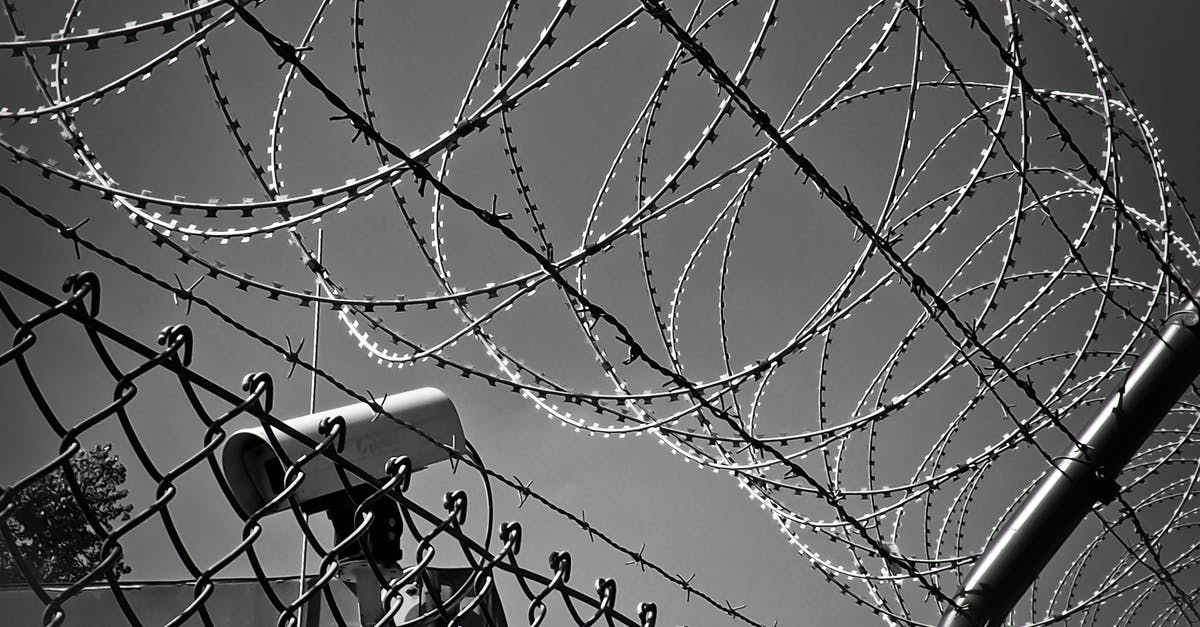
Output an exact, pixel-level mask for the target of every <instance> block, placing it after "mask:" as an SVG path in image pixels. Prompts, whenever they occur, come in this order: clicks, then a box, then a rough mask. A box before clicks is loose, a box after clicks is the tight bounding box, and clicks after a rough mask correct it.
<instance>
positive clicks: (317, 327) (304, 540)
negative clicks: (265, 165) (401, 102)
mask: <svg viewBox="0 0 1200 627" xmlns="http://www.w3.org/2000/svg"><path fill="white" fill-rule="evenodd" d="M324 253H325V229H317V264H318V265H320V264H321V263H322V262H323V259H322V257H323V256H324ZM313 283H314V285H313V294H315V295H318V296H320V294H321V276H320V275H316V276H315V277H314V278H313ZM312 328H313V332H312V365H313V367H312V370H311V371H310V372H309V375H310V378H309V382H308V413H309V415H312V414H315V413H317V356H318V354H319V353H318V349H319V348H320V346H321V303H319V302H317V301H313V325H312ZM304 523H305V524H308V514H304ZM306 577H308V536H306V535H304V534H300V595H303V594H304V584H305V583H306ZM296 625H297V626H298V627H304V604H303V603H301V604H300V607H299V608H298V609H297V610H296Z"/></svg>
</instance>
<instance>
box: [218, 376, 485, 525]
mask: <svg viewBox="0 0 1200 627" xmlns="http://www.w3.org/2000/svg"><path fill="white" fill-rule="evenodd" d="M375 402H376V403H378V404H380V405H382V406H383V410H384V412H386V413H387V414H389V415H391V416H394V417H395V418H397V419H399V420H401V421H403V422H405V423H407V424H410V425H412V426H414V427H416V428H418V429H420V430H421V431H423V432H425V433H427V434H429V435H430V436H431V437H432V438H434V439H435V440H437V441H438V442H441V443H442V444H445V445H446V446H448V447H451V448H453V449H454V450H458V451H462V450H463V445H464V436H463V430H462V422H461V420H459V417H458V411H457V410H456V409H455V408H454V403H453V402H451V401H450V397H448V396H446V394H445V393H443V392H442V391H441V390H438V389H436V388H431V387H427V388H421V389H417V390H412V391H410V392H404V393H402V394H394V395H389V396H386V397H384V398H379V399H376V400H375ZM336 417H341V419H342V420H343V421H345V432H344V437H340V438H338V439H337V440H336V441H335V450H336V451H337V453H338V454H339V455H341V456H342V457H343V458H345V459H346V460H348V461H349V462H351V463H353V464H354V465H356V466H358V467H360V468H362V469H364V470H366V471H368V472H370V473H372V474H373V475H374V476H375V477H376V478H380V479H382V478H384V466H385V464H386V463H387V460H388V459H390V458H392V457H395V456H398V455H406V456H408V458H409V459H410V460H411V461H412V469H413V471H414V472H415V471H417V470H420V469H422V468H425V467H427V466H429V465H431V464H435V463H437V462H440V461H444V460H447V459H449V458H450V452H449V451H447V450H446V449H444V448H442V447H439V446H437V445H435V444H433V443H432V442H429V441H428V440H426V439H425V438H423V437H421V436H419V435H417V434H416V433H415V432H414V431H412V430H411V429H408V428H406V427H405V426H404V425H401V424H397V423H396V422H394V421H392V420H391V419H390V418H388V416H386V415H381V414H379V413H376V412H375V410H373V409H371V406H370V405H368V404H366V403H356V404H353V405H346V406H345V407H338V408H335V409H329V410H325V411H321V412H317V413H315V414H311V415H308V416H302V417H300V418H293V419H290V420H287V421H285V424H287V425H288V426H289V427H291V428H292V429H295V430H296V431H298V432H300V433H302V434H304V435H305V436H307V437H309V438H310V439H312V440H314V441H320V440H322V439H323V438H324V437H325V436H323V435H322V434H321V433H320V430H321V425H322V424H324V423H326V421H327V419H334V418H336ZM272 435H274V437H275V438H276V439H277V440H278V442H279V445H280V447H281V448H282V449H283V451H284V453H285V454H286V456H287V457H288V458H289V459H291V460H293V461H294V460H296V459H297V458H299V457H300V456H302V455H304V454H306V453H310V452H312V450H313V449H312V447H311V446H310V445H308V444H306V443H304V442H301V441H300V440H297V439H295V438H293V437H291V436H289V435H287V434H286V433H284V432H283V431H281V430H279V429H272ZM221 466H222V468H223V470H224V472H225V479H226V481H228V483H229V487H230V489H231V491H232V492H233V495H234V498H235V499H236V500H237V502H238V505H240V506H241V508H242V510H243V511H245V512H246V513H247V514H252V513H254V512H257V511H259V510H260V509H262V508H263V507H264V506H266V505H267V503H269V502H270V501H271V499H273V498H275V497H276V496H278V494H279V493H280V491H282V490H283V487H284V481H283V480H284V471H285V468H286V465H285V463H284V461H283V460H282V459H280V457H279V456H278V455H276V452H275V450H274V449H273V448H272V446H271V442H270V438H269V437H268V434H267V430H266V428H265V427H254V428H250V429H242V430H240V431H237V432H235V433H234V434H233V435H231V436H230V437H229V441H228V442H227V443H226V444H225V450H224V451H223V452H222V454H221ZM302 470H303V472H304V480H303V481H301V482H300V484H299V486H298V488H297V489H296V491H295V492H293V497H294V498H295V500H296V502H297V503H298V504H299V506H300V509H301V510H302V511H304V512H306V513H312V512H316V511H322V510H327V509H331V508H334V507H337V506H338V505H339V504H341V503H344V502H345V497H346V486H345V485H344V484H343V482H342V479H341V477H339V476H338V474H339V473H338V469H337V466H336V465H335V464H334V462H333V460H331V459H329V458H328V457H326V456H324V455H318V456H316V457H315V458H313V459H312V460H310V461H308V462H307V463H306V464H305V465H304V466H303V468H302ZM344 474H345V476H346V479H347V480H348V481H349V482H350V484H351V486H352V487H358V486H364V485H366V484H365V482H364V481H362V480H361V479H359V478H358V477H356V476H354V475H353V474H351V473H344ZM287 507H288V504H287V502H281V503H277V504H275V505H274V506H273V507H272V508H271V509H270V510H268V512H267V513H272V512H277V511H281V510H284V509H286V508H287Z"/></svg>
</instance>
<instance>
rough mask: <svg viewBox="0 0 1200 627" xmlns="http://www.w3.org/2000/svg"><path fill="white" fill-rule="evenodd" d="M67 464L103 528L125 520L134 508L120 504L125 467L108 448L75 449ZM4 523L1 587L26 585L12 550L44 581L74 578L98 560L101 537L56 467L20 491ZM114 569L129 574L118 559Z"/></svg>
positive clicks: (0, 556) (72, 579)
mask: <svg viewBox="0 0 1200 627" xmlns="http://www.w3.org/2000/svg"><path fill="white" fill-rule="evenodd" d="M70 464H71V469H72V471H73V472H74V475H75V479H76V481H77V482H78V485H79V487H80V489H81V491H82V496H83V499H84V501H85V502H86V503H87V504H88V506H89V508H90V509H91V510H92V512H94V514H95V517H96V519H98V520H99V521H100V522H101V523H103V525H104V526H105V527H106V528H111V523H112V521H124V520H128V519H129V513H130V512H131V511H132V510H133V506H132V505H129V504H127V503H124V502H123V501H124V499H125V497H126V496H128V494H129V491H128V490H125V489H122V488H121V485H122V484H124V483H125V475H126V473H125V466H124V465H123V464H121V462H120V460H119V459H118V458H117V456H116V455H114V454H113V453H112V445H111V444H106V445H104V446H97V447H95V448H93V449H91V450H86V449H85V450H83V451H80V452H79V453H77V454H75V455H74V456H73V457H71V460H70ZM4 524H5V526H6V529H5V531H6V534H5V536H6V537H5V541H6V542H4V543H0V584H5V583H24V582H25V577H24V576H23V575H22V574H21V571H20V569H19V568H18V567H17V564H16V561H15V560H14V559H13V554H12V551H13V549H14V548H15V549H16V550H17V551H18V552H19V555H20V556H21V559H22V560H23V561H24V562H25V564H26V565H27V566H29V567H30V568H31V569H33V571H34V573H35V574H36V575H37V578H38V579H39V580H40V581H43V582H64V581H75V580H78V579H80V578H82V577H83V576H84V575H86V574H87V573H88V572H90V571H91V570H92V569H94V568H95V567H96V566H97V564H99V563H100V561H101V560H102V558H103V555H102V553H101V540H100V536H98V535H97V534H96V531H95V529H94V528H93V527H92V525H91V524H90V523H89V522H88V519H87V517H85V516H84V512H83V510H82V509H81V508H80V506H79V503H78V502H77V501H76V499H75V497H74V496H73V495H72V493H71V489H70V486H69V485H68V483H67V478H66V474H65V473H64V472H63V471H62V469H61V468H56V469H55V470H54V472H52V473H50V474H48V475H46V476H44V477H41V478H40V479H38V480H37V481H34V482H33V483H31V484H29V485H27V486H25V487H24V488H23V489H21V490H20V492H18V493H17V494H16V498H15V501H14V504H13V511H12V514H11V516H9V517H8V518H7V519H6V520H5V521H4ZM9 542H12V543H14V544H15V545H16V546H15V547H13V546H12V545H11V544H8V543H9ZM113 568H114V570H115V572H116V573H118V574H124V573H127V572H129V570H130V568H129V566H128V565H126V564H125V563H124V561H123V560H117V562H116V563H115V564H114V566H113Z"/></svg>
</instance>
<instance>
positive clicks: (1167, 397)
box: [938, 301, 1200, 627]
mask: <svg viewBox="0 0 1200 627" xmlns="http://www.w3.org/2000/svg"><path fill="white" fill-rule="evenodd" d="M1198 374H1200V315H1198V313H1197V309H1196V305H1195V302H1194V301H1193V302H1192V303H1190V304H1189V305H1188V306H1187V307H1186V308H1185V309H1184V310H1183V311H1180V312H1178V313H1176V314H1174V315H1172V316H1171V317H1170V318H1168V319H1167V321H1166V323H1165V324H1164V325H1163V326H1162V329H1160V331H1159V334H1158V335H1157V336H1155V337H1154V338H1152V342H1151V343H1150V345H1149V346H1148V348H1147V350H1146V351H1145V352H1143V353H1142V356H1141V358H1139V359H1138V361H1137V363H1136V364H1135V365H1134V367H1133V369H1131V370H1130V371H1129V373H1128V374H1127V375H1126V377H1125V380H1124V381H1123V382H1122V383H1121V387H1120V388H1118V389H1117V391H1115V392H1113V393H1112V395H1111V396H1109V398H1108V400H1107V401H1106V402H1105V403H1104V405H1103V407H1101V409H1100V411H1099V413H1097V414H1096V416H1095V418H1093V419H1092V422H1091V423H1090V424H1089V425H1088V426H1087V429H1086V430H1085V431H1084V432H1083V436H1082V437H1080V438H1079V443H1078V444H1077V445H1074V446H1072V447H1071V448H1070V449H1069V450H1068V451H1067V452H1066V453H1065V454H1064V455H1063V456H1061V457H1058V458H1056V459H1055V462H1054V467H1053V468H1051V469H1050V471H1048V472H1047V473H1046V474H1045V476H1043V477H1042V479H1041V480H1040V481H1039V482H1038V485H1037V487H1036V489H1034V491H1033V492H1032V493H1031V495H1030V497H1029V499H1028V500H1026V501H1025V503H1024V504H1023V505H1022V506H1021V507H1020V509H1019V510H1018V511H1017V513H1016V514H1015V515H1014V516H1013V517H1012V518H1011V519H1010V520H1009V521H1008V523H1007V524H1006V525H1005V526H1004V528H1003V530H1002V531H1001V532H1000V533H999V534H998V535H997V536H996V537H995V538H994V539H993V540H992V542H991V544H990V545H989V546H988V547H987V550H986V551H984V553H983V556H982V557H980V558H979V561H978V562H976V564H975V566H974V567H973V568H972V569H971V572H970V574H969V575H967V579H966V581H965V582H964V583H963V586H962V589H961V590H959V592H958V594H957V595H955V597H954V601H955V603H957V604H958V607H951V608H948V609H947V611H946V613H945V614H944V615H943V616H942V620H941V622H940V623H938V624H939V625H940V626H941V627H993V626H996V625H1002V624H1004V620H1005V618H1006V617H1007V616H1008V614H1009V612H1011V611H1012V608H1013V606H1015V605H1016V604H1017V601H1019V600H1021V597H1022V596H1024V594H1025V591H1026V590H1028V589H1029V586H1030V584H1032V583H1033V580H1034V579H1036V578H1037V577H1038V574H1039V573H1040V572H1041V571H1042V568H1044V567H1045V566H1046V564H1047V563H1048V562H1049V561H1050V558H1052V557H1054V554H1055V553H1056V552H1057V551H1058V549H1059V548H1060V547H1061V546H1062V545H1063V543H1064V542H1066V540H1067V538H1068V537H1070V535H1071V532H1073V531H1074V530H1075V528H1076V527H1077V526H1078V525H1079V523H1080V522H1082V521H1083V519H1084V517H1086V516H1087V514H1088V512H1090V511H1091V510H1092V507H1093V506H1094V505H1095V504H1096V503H1097V502H1100V503H1108V502H1110V501H1112V499H1113V498H1115V497H1116V495H1117V494H1118V491H1119V490H1120V486H1119V485H1118V484H1117V477H1118V476H1119V475H1120V473H1121V471H1122V470H1124V468H1125V466H1126V465H1127V464H1128V463H1129V460H1131V459H1133V456H1134V455H1136V454H1137V452H1138V450H1139V449H1141V447H1142V444H1144V443H1145V442H1146V438H1148V437H1150V434H1151V433H1153V432H1154V429H1155V428H1156V427H1158V424H1159V423H1160V422H1162V419H1163V418H1164V417H1166V415H1167V413H1168V412H1169V411H1171V408H1172V407H1174V406H1175V403H1177V402H1178V401H1179V398H1180V397H1181V396H1182V395H1183V393H1184V392H1186V391H1187V389H1188V387H1189V386H1190V385H1192V382H1193V381H1194V380H1195V379H1196V376H1197V375H1198Z"/></svg>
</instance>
